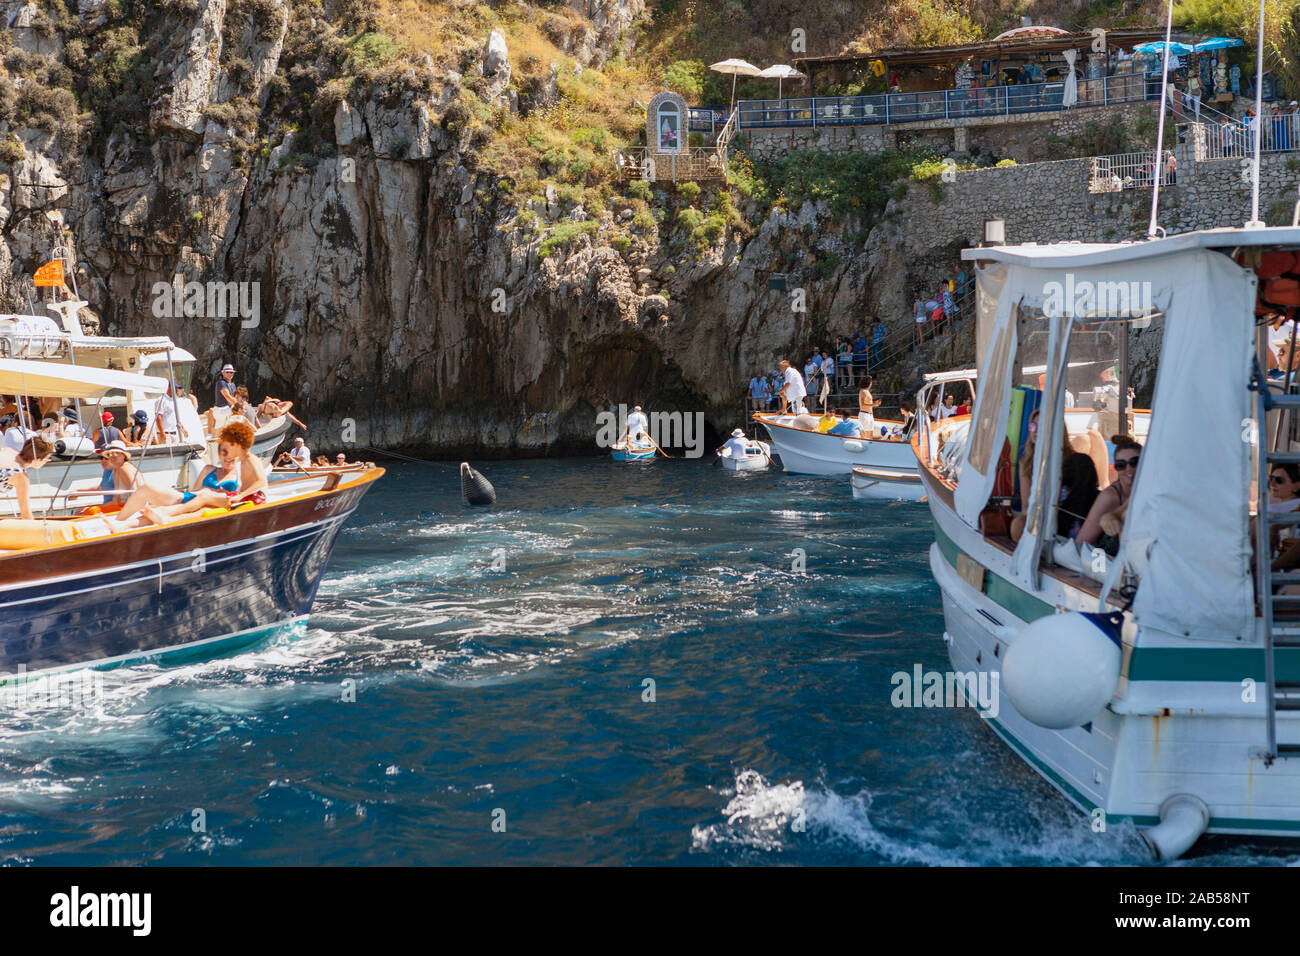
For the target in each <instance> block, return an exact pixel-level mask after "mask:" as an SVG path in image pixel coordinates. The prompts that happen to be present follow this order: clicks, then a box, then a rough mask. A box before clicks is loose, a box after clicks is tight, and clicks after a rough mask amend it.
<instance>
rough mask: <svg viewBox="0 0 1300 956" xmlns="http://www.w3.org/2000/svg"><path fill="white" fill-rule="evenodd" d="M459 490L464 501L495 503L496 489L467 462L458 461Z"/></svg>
mask: <svg viewBox="0 0 1300 956" xmlns="http://www.w3.org/2000/svg"><path fill="white" fill-rule="evenodd" d="M460 491H461V494H463V495H464V496H465V503H466V504H471V505H494V504H496V503H497V490H496V489H495V488H493V487H492V482H490V481H488V480H487V479H486V478H484V477H483V476H482V475H480V474H479V473H478V472H477V471H475V470H474V469H473V468H471V467H470V466H469V462H467V461H462V462H461V463H460Z"/></svg>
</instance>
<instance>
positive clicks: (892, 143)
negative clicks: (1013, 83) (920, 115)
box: [743, 103, 1156, 163]
mask: <svg viewBox="0 0 1300 956" xmlns="http://www.w3.org/2000/svg"><path fill="white" fill-rule="evenodd" d="M1155 106H1156V104H1154V103H1125V104H1121V105H1119V106H1108V107H1097V108H1088V107H1085V108H1082V109H1074V110H1064V111H1061V112H1055V113H1020V114H1014V115H1011V116H978V117H973V118H971V119H966V120H955V121H954V120H946V119H937V120H932V121H928V122H920V123H896V124H893V125H888V126H885V125H880V126H823V127H819V128H817V129H813V128H811V127H798V128H791V129H751V130H744V131H743V132H744V135H745V136H746V147H745V150H746V152H747V153H749V155H751V156H752V157H753V158H754V159H755V160H756V161H758V162H764V163H771V162H775V161H776V160H779V159H781V158H782V157H783V156H785V155H787V154H788V153H791V152H793V151H795V150H801V149H816V150H818V151H820V152H823V153H828V154H830V155H843V154H845V153H853V152H866V153H875V152H880V151H881V150H883V149H895V148H898V147H900V146H908V145H911V146H928V147H931V148H933V149H937V150H939V151H941V152H944V153H966V152H973V151H975V150H983V151H987V152H991V153H993V154H994V155H995V156H997V157H998V158H999V159H1014V160H1015V161H1016V162H1018V163H1036V162H1043V161H1047V160H1051V159H1055V158H1057V157H1059V156H1060V155H1061V144H1060V143H1059V142H1055V141H1054V140H1063V139H1068V138H1069V137H1070V136H1074V135H1077V134H1080V133H1082V132H1083V129H1084V126H1085V125H1086V124H1087V123H1088V122H1090V121H1092V122H1097V123H1106V122H1108V121H1109V120H1110V119H1111V117H1113V116H1115V115H1119V116H1121V117H1123V119H1124V122H1125V123H1126V124H1127V125H1129V126H1132V125H1133V123H1134V122H1136V121H1137V120H1138V119H1141V118H1143V117H1147V118H1151V119H1154V117H1155Z"/></svg>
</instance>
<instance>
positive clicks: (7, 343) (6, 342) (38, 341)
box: [0, 333, 71, 359]
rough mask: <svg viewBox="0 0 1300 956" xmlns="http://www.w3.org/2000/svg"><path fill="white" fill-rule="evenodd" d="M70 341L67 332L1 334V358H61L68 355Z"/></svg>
mask: <svg viewBox="0 0 1300 956" xmlns="http://www.w3.org/2000/svg"><path fill="white" fill-rule="evenodd" d="M70 342H71V336H69V335H68V334H67V333H60V334H55V333H50V334H48V335H28V334H21V333H19V334H14V333H7V334H0V358H6V359H11V358H19V359H61V358H64V357H65V356H67V354H68V348H69V343H70Z"/></svg>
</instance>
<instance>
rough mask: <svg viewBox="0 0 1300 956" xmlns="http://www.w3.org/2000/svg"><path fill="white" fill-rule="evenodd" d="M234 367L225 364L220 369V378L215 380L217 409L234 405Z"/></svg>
mask: <svg viewBox="0 0 1300 956" xmlns="http://www.w3.org/2000/svg"><path fill="white" fill-rule="evenodd" d="M235 389H236V385H235V367H234V366H233V365H231V364H230V363H229V362H227V363H226V364H225V365H223V366H222V367H221V377H220V378H218V379H217V401H216V407H217V408H229V407H230V406H232V405H234V404H235Z"/></svg>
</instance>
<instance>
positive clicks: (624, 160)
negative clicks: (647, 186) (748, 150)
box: [614, 110, 736, 183]
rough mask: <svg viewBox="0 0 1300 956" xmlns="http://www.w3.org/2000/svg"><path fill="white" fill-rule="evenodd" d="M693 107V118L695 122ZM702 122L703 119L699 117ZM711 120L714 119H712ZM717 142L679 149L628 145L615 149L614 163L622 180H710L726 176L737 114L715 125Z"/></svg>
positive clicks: (723, 178)
mask: <svg viewBox="0 0 1300 956" xmlns="http://www.w3.org/2000/svg"><path fill="white" fill-rule="evenodd" d="M696 112H712V111H711V110H705V111H696V110H692V111H691V114H692V115H691V119H690V122H691V123H692V124H694V123H695V121H696V119H695V116H694V114H695V113H696ZM700 121H701V122H703V120H702V119H701V120H700ZM710 122H712V121H710ZM714 135H716V138H717V142H716V143H715V144H714V145H712V146H690V147H687V148H686V149H682V150H680V151H677V152H666V151H663V150H652V149H650V148H648V147H646V146H629V147H626V148H624V149H619V150H616V151H615V153H614V166H615V168H616V170H617V172H618V179H619V182H628V181H630V180H633V179H644V180H646V181H647V182H673V183H677V182H686V181H695V182H708V181H710V180H725V179H726V178H727V150H728V148H729V147H730V146H731V140H732V139H733V138H734V137H735V135H736V114H735V113H734V112H733V113H732V114H731V115H730V116H729V117H727V120H726V122H724V123H722V124H721V125H720V126H715V127H714Z"/></svg>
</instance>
